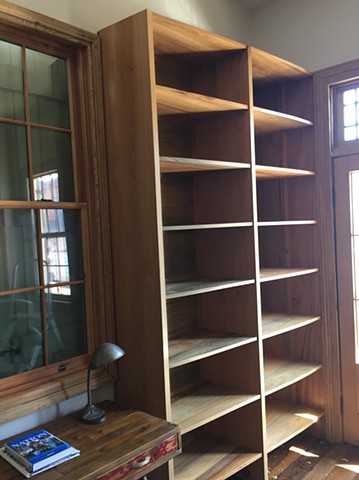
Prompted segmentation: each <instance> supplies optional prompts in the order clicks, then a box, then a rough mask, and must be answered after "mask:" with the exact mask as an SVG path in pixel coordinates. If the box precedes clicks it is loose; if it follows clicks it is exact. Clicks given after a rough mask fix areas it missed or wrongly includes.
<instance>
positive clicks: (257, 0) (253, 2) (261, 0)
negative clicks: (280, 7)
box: [237, 0, 272, 10]
mask: <svg viewBox="0 0 359 480" xmlns="http://www.w3.org/2000/svg"><path fill="white" fill-rule="evenodd" d="M237 1H238V3H239V4H241V5H242V6H243V7H245V8H247V9H248V10H255V9H256V8H259V7H262V6H263V5H265V4H267V3H270V2H271V1H272V0H237Z"/></svg>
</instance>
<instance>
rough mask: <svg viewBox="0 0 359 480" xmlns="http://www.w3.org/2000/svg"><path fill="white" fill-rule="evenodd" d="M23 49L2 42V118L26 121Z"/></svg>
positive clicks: (0, 57) (0, 84)
mask: <svg viewBox="0 0 359 480" xmlns="http://www.w3.org/2000/svg"><path fill="white" fill-rule="evenodd" d="M24 112H25V110H24V94H23V78H22V62H21V47H19V46H18V45H12V44H11V43H7V42H3V41H0V117H4V118H10V119H12V120H24V119H25V113H24Z"/></svg>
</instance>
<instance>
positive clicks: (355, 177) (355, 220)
mask: <svg viewBox="0 0 359 480" xmlns="http://www.w3.org/2000/svg"><path fill="white" fill-rule="evenodd" d="M349 178H350V208H351V233H352V235H359V172H350V177H349Z"/></svg>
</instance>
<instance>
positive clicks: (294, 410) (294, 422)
mask: <svg viewBox="0 0 359 480" xmlns="http://www.w3.org/2000/svg"><path fill="white" fill-rule="evenodd" d="M266 403H267V415H266V418H267V451H268V452H271V451H272V450H275V449H276V448H277V447H279V446H280V445H282V444H283V443H285V442H287V441H288V440H290V439H291V438H293V437H295V436H296V435H298V434H299V433H301V432H303V431H304V430H306V429H307V428H309V427H310V426H312V425H313V424H314V423H316V422H317V421H318V420H319V419H320V418H321V417H322V416H323V412H322V411H320V410H319V409H315V408H311V407H306V406H302V405H287V404H285V403H280V402H276V401H273V400H271V399H267V402H266Z"/></svg>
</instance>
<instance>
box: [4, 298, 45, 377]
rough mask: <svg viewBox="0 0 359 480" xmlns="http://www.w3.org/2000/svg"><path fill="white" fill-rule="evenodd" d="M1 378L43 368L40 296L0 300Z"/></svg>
mask: <svg viewBox="0 0 359 480" xmlns="http://www.w3.org/2000/svg"><path fill="white" fill-rule="evenodd" d="M0 330H1V336H0V378H5V377H9V376H11V375H15V374H17V373H21V372H25V371H27V370H32V369H33V368H38V367H41V366H43V365H44V358H43V331H42V316H41V299H40V292H39V291H33V292H23V293H18V294H13V295H4V296H0Z"/></svg>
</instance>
